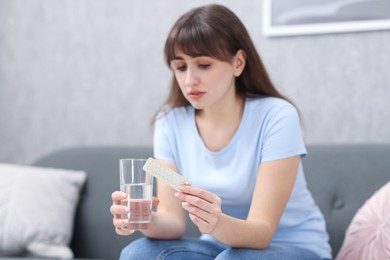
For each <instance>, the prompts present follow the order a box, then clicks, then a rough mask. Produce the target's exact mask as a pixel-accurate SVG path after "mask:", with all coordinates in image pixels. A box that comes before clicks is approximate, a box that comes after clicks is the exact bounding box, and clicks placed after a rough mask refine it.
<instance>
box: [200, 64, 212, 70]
mask: <svg viewBox="0 0 390 260" xmlns="http://www.w3.org/2000/svg"><path fill="white" fill-rule="evenodd" d="M198 66H199V68H201V69H207V68H209V67H210V64H199V65H198Z"/></svg>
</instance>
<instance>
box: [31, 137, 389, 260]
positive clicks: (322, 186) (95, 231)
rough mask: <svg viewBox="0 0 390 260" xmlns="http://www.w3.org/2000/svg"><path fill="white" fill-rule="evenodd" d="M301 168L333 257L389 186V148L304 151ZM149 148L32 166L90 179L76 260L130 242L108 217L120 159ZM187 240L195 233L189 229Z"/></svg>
mask: <svg viewBox="0 0 390 260" xmlns="http://www.w3.org/2000/svg"><path fill="white" fill-rule="evenodd" d="M307 150H308V155H307V156H306V157H305V158H304V160H303V164H304V169H305V175H306V179H307V184H308V187H309V189H310V190H311V192H312V194H313V197H314V199H315V200H316V202H317V203H318V205H319V207H320V209H321V211H322V212H323V214H324V217H325V219H326V221H327V229H328V232H329V235H330V244H331V246H332V249H333V255H334V256H335V255H336V253H337V252H338V250H339V248H340V247H341V244H342V241H343V239H344V233H345V230H346V228H347V227H348V225H349V223H350V221H351V219H352V217H353V215H354V214H355V213H356V211H357V210H358V209H359V208H360V207H361V206H362V205H363V203H364V202H365V200H367V199H368V198H369V197H370V196H371V195H372V194H373V193H374V192H375V191H376V190H377V189H378V188H380V187H381V186H382V185H384V184H385V183H386V182H388V181H389V180H390V145H370V144H359V145H308V146H307ZM152 154H153V153H152V148H151V147H117V146H112V147H99V146H98V147H96V146H94V147H76V148H68V149H64V150H61V151H58V152H55V153H52V154H50V155H48V156H46V157H44V158H42V159H40V160H38V161H37V162H36V163H35V165H37V166H44V167H45V166H46V167H56V168H65V169H74V170H84V171H86V172H87V174H88V180H87V183H86V185H85V187H84V189H83V191H82V193H83V194H82V197H81V200H80V203H79V206H78V209H77V213H76V220H75V227H74V233H73V240H72V242H71V248H72V250H73V252H74V255H75V257H76V258H96V259H99V258H105V259H118V257H119V253H120V251H121V249H122V248H123V247H125V246H126V245H127V244H128V243H129V242H130V241H131V240H134V239H136V238H139V237H140V236H141V235H140V233H136V234H135V235H132V236H131V237H122V236H118V235H117V234H116V233H115V231H114V227H113V224H112V216H111V214H110V213H109V207H110V206H111V203H112V201H111V193H112V192H113V191H114V190H118V189H119V159H121V158H148V157H150V156H152ZM188 227H189V228H188V232H187V235H197V234H199V232H198V231H197V229H196V228H195V227H194V225H193V224H192V223H189V226H188Z"/></svg>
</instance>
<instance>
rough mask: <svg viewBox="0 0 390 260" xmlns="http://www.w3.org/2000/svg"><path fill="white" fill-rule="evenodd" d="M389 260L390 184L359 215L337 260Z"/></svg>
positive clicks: (359, 211) (365, 204) (356, 216)
mask: <svg viewBox="0 0 390 260" xmlns="http://www.w3.org/2000/svg"><path fill="white" fill-rule="evenodd" d="M349 259H351V260H352V259H353V260H356V259H377V260H380V259H390V182H388V183H387V184H386V185H385V186H383V187H382V188H380V189H379V190H378V191H377V192H375V193H374V194H373V195H372V196H371V198H369V199H368V200H367V201H366V202H365V203H364V205H363V206H362V207H361V208H360V209H359V210H358V211H357V213H356V214H355V216H354V218H353V219H352V222H351V224H350V225H349V227H348V229H347V232H346V234H345V239H344V243H343V245H342V247H341V249H340V251H339V253H338V255H337V257H336V260H349Z"/></svg>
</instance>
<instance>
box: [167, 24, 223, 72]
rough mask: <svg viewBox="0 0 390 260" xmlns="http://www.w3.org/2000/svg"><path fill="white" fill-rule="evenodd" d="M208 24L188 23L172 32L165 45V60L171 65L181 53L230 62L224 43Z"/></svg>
mask: <svg viewBox="0 0 390 260" xmlns="http://www.w3.org/2000/svg"><path fill="white" fill-rule="evenodd" d="M218 36H220V35H217V34H216V33H215V31H213V29H212V28H210V27H209V26H208V25H207V24H202V23H194V22H193V23H191V22H187V23H185V24H183V25H182V26H180V27H178V28H177V30H175V31H172V32H171V34H170V35H169V37H168V39H167V42H166V45H165V58H166V62H167V64H168V65H169V64H170V62H171V61H172V60H173V59H174V58H175V57H176V56H177V52H178V51H181V52H183V53H184V54H185V55H188V56H191V57H199V56H209V57H213V58H216V59H219V60H223V61H228V60H229V59H230V58H231V55H230V54H229V53H226V49H227V48H226V46H224V45H225V44H224V41H223V40H222V39H221V38H220V37H218Z"/></svg>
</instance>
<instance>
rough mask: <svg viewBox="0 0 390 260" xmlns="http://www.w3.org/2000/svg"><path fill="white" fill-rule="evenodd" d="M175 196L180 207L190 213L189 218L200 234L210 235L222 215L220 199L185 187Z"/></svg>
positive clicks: (202, 191) (203, 191) (190, 187)
mask: <svg viewBox="0 0 390 260" xmlns="http://www.w3.org/2000/svg"><path fill="white" fill-rule="evenodd" d="M175 196H176V197H177V198H179V199H180V200H182V201H183V202H182V207H183V208H184V209H185V210H187V211H188V212H189V213H190V215H189V216H190V218H191V220H192V222H194V223H195V224H196V225H197V226H198V227H199V230H200V231H201V232H202V233H211V232H212V231H213V230H214V229H215V227H216V225H217V223H218V220H219V218H220V216H221V214H222V210H221V204H222V201H221V199H220V198H219V197H218V196H217V195H215V194H213V193H211V192H208V191H206V190H203V189H200V188H197V187H193V186H185V187H182V188H181V192H177V193H175Z"/></svg>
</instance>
